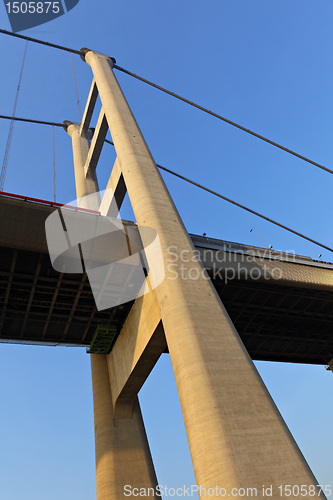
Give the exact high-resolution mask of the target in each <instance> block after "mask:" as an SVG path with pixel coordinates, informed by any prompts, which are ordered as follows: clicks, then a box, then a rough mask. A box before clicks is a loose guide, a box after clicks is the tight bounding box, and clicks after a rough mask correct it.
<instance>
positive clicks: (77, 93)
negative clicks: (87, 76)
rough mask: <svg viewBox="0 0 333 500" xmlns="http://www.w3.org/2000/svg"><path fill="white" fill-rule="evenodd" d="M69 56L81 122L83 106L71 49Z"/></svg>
mask: <svg viewBox="0 0 333 500" xmlns="http://www.w3.org/2000/svg"><path fill="white" fill-rule="evenodd" d="M69 57H70V59H71V66H72V73H73V81H74V88H75V95H76V104H77V109H78V112H79V118H80V122H81V120H82V113H81V106H80V100H79V92H78V90H77V83H76V78H75V70H74V64H73V58H72V52H71V51H69Z"/></svg>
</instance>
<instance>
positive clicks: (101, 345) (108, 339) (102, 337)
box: [87, 325, 117, 354]
mask: <svg viewBox="0 0 333 500" xmlns="http://www.w3.org/2000/svg"><path fill="white" fill-rule="evenodd" d="M116 335H117V328H116V327H115V326H111V325H98V327H97V328H96V332H95V334H94V336H93V339H92V341H91V342H90V347H89V349H87V353H88V354H109V352H110V351H111V348H112V345H113V342H114V339H115V338H116Z"/></svg>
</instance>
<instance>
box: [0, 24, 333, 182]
mask: <svg viewBox="0 0 333 500" xmlns="http://www.w3.org/2000/svg"><path fill="white" fill-rule="evenodd" d="M0 33H2V34H4V35H10V36H14V37H17V38H21V39H23V40H28V41H30V42H34V43H39V44H41V45H46V46H47V47H53V48H55V49H59V50H64V51H66V52H72V53H73V54H77V55H79V56H84V54H83V52H81V51H80V50H75V49H71V48H69V47H64V46H62V45H57V44H54V43H49V42H44V41H42V40H38V39H37V38H31V37H28V36H24V35H18V34H17V33H11V32H10V31H6V30H3V29H0ZM113 67H114V68H115V69H117V70H118V71H121V72H122V73H125V74H127V75H129V76H132V77H133V78H136V79H137V80H140V81H142V82H144V83H146V84H147V85H150V86H151V87H154V88H156V89H158V90H161V91H162V92H164V93H166V94H168V95H171V96H172V97H175V98H176V99H179V100H180V101H183V102H185V103H186V104H189V105H190V106H193V107H195V108H197V109H199V110H200V111H203V112H204V113H207V114H209V115H211V116H214V117H215V118H218V119H219V120H221V121H223V122H225V123H228V124H229V125H232V126H233V127H236V128H238V129H239V130H242V131H243V132H246V133H247V134H250V135H252V136H254V137H256V138H257V139H260V140H262V141H265V142H267V143H268V144H270V145H272V146H274V147H276V148H279V149H281V150H282V151H285V152H286V153H289V154H291V155H293V156H296V157H297V158H299V159H301V160H303V161H306V162H307V163H310V164H311V165H314V166H315V167H317V168H320V169H322V170H324V171H325V172H328V173H330V174H333V170H331V169H329V168H327V167H325V166H324V165H321V164H320V163H318V162H316V161H313V160H311V159H310V158H307V157H306V156H303V155H301V154H299V153H297V152H296V151H293V150H291V149H289V148H286V147H285V146H282V145H281V144H278V143H277V142H275V141H272V140H270V139H268V138H267V137H264V136H263V135H261V134H257V133H256V132H254V131H252V130H250V129H248V128H246V127H243V126H242V125H239V124H238V123H236V122H233V121H232V120H229V119H228V118H225V117H223V116H221V115H220V114H218V113H215V112H214V111H210V110H209V109H207V108H205V107H203V106H200V105H199V104H196V103H194V102H193V101H190V100H189V99H186V98H185V97H182V96H180V95H178V94H176V93H174V92H171V91H170V90H168V89H165V88H164V87H161V86H160V85H157V84H155V83H153V82H151V81H149V80H147V79H146V78H143V77H141V76H139V75H136V74H135V73H132V72H131V71H128V70H127V69H124V68H122V67H121V66H118V65H117V64H114V65H113Z"/></svg>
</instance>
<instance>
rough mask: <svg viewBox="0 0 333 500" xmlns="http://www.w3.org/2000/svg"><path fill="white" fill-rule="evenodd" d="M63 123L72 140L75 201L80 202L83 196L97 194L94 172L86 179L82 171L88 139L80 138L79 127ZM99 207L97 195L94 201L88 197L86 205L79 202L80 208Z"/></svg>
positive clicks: (83, 201)
mask: <svg viewBox="0 0 333 500" xmlns="http://www.w3.org/2000/svg"><path fill="white" fill-rule="evenodd" d="M65 123H66V125H67V133H68V135H69V136H70V137H71V138H72V145H73V159H74V172H75V186H76V196H77V199H78V200H80V198H84V196H88V195H90V194H93V193H98V192H99V188H98V182H97V177H96V173H95V172H94V173H93V175H92V176H88V177H86V175H85V171H84V166H85V163H86V159H87V156H88V151H89V146H90V142H89V137H88V138H87V137H82V136H81V132H80V126H79V125H77V124H75V123H71V122H68V121H67V122H65ZM88 134H89V132H88ZM99 205H100V197H99V195H96V199H95V197H93V198H92V197H90V199H89V202H88V203H87V202H86V201H85V200H84V199H83V200H82V201H81V202H80V206H81V207H82V208H89V209H90V210H98V209H99Z"/></svg>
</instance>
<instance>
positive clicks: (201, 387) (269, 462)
mask: <svg viewBox="0 0 333 500" xmlns="http://www.w3.org/2000/svg"><path fill="white" fill-rule="evenodd" d="M82 52H83V53H84V54H85V61H86V62H87V63H88V64H89V65H90V66H91V68H92V71H93V73H94V77H95V82H96V84H97V88H98V91H99V94H100V97H101V101H102V106H103V109H104V112H105V114H106V117H107V121H108V125H109V128H110V132H111V135H112V139H113V142H114V144H115V148H116V152H117V156H118V158H119V161H120V165H121V170H122V173H123V177H124V181H125V184H126V187H127V191H128V194H129V197H130V200H131V203H132V207H133V211H134V214H135V217H136V220H137V223H138V225H139V226H149V227H152V228H154V229H156V231H157V234H158V236H159V239H160V242H161V247H162V252H163V257H164V262H165V265H166V277H165V279H164V281H163V283H162V284H160V285H159V286H158V287H157V288H156V289H155V294H156V299H157V303H158V307H159V309H160V314H161V318H162V322H163V327H164V331H165V336H166V340H167V343H168V347H169V352H170V356H171V361H172V365H173V369H174V373H175V378H176V383H177V388H178V392H179V397H180V403H181V406H182V411H183V415H184V421H185V426H186V431H187V436H188V441H189V446H190V450H191V455H192V461H193V466H194V472H195V476H196V481H197V484H198V485H200V486H201V488H202V490H201V497H202V498H205V497H206V498H207V496H209V498H211V499H214V498H217V499H219V500H220V496H221V494H220V493H219V492H218V489H219V488H225V489H226V492H227V495H232V496H233V497H234V498H241V497H243V496H244V495H243V490H241V493H240V494H239V495H237V491H238V489H239V488H245V491H246V489H247V488H256V489H257V495H256V496H258V497H261V496H263V485H265V484H266V485H267V484H268V485H269V486H272V491H273V494H272V497H273V498H280V494H279V490H278V486H280V485H282V486H283V485H287V484H289V485H295V484H297V485H299V486H301V485H307V491H309V487H310V485H314V484H316V480H315V478H314V476H313V474H312V472H311V470H310V469H309V467H308V465H307V463H306V461H305V459H304V457H303V456H302V454H301V452H300V450H299V449H298V447H297V444H296V443H295V441H294V439H293V437H292V436H291V434H290V432H289V430H288V428H287V427H286V425H285V423H284V421H283V419H282V417H281V415H280V414H279V412H278V410H277V408H276V406H275V405H274V402H273V401H272V399H271V397H270V395H269V393H268V391H267V389H266V387H265V385H264V384H263V382H262V380H261V378H260V376H259V374H258V372H257V370H256V368H255V366H254V364H253V363H252V361H251V359H250V357H249V355H248V353H247V351H246V349H245V347H244V345H243V344H242V342H241V340H240V338H239V336H238V334H237V332H236V330H235V328H234V326H233V324H232V323H231V321H230V318H229V316H228V314H227V312H226V311H225V308H224V306H223V304H222V303H221V301H220V299H219V297H218V295H217V293H216V291H215V290H214V288H213V286H212V284H211V282H210V281H209V280H208V276H207V274H206V273H205V272H204V270H203V269H202V267H201V264H200V263H199V262H198V261H197V260H196V258H195V255H194V253H193V250H194V248H193V246H192V243H191V241H190V239H189V236H188V233H187V231H186V229H185V227H184V225H183V223H182V221H181V219H180V216H179V214H178V212H177V210H176V208H175V206H174V204H173V201H172V199H171V197H170V194H169V193H168V191H167V189H166V187H165V185H164V182H163V180H162V178H161V176H160V173H159V171H158V170H157V168H156V165H155V163H154V160H153V158H152V156H151V153H150V151H149V149H148V147H147V145H146V143H145V140H144V138H143V136H142V134H141V132H140V130H139V127H138V125H137V123H136V121H135V119H134V117H133V115H132V112H131V110H130V108H129V106H128V104H127V102H126V100H125V98H124V95H123V93H122V91H121V89H120V87H119V85H118V82H117V80H116V78H115V76H114V74H113V71H112V64H113V63H112V60H111V59H110V58H108V57H106V56H103V55H101V54H98V53H95V52H93V51H90V50H88V49H82ZM143 243H144V244H145V241H143ZM148 263H149V266H150V268H153V266H154V255H150V256H148ZM124 481H125V483H126V484H127V480H126V479H125V478H124ZM312 487H313V486H312ZM233 488H236V492H235V490H233ZM303 491H304V490H303ZM312 496H313V495H311V494H307V495H305V496H304V498H308V499H309V500H310V499H311V498H312Z"/></svg>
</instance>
